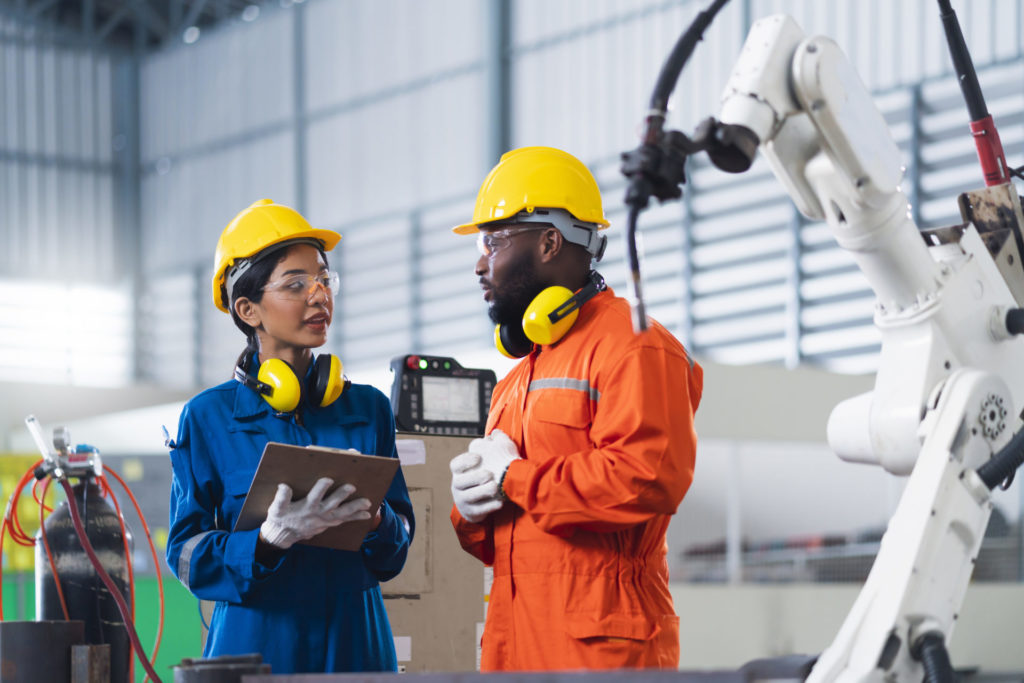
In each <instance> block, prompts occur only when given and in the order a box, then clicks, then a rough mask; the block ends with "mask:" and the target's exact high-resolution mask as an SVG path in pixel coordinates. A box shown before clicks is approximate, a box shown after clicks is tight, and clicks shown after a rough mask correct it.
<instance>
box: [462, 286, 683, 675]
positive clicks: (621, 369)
mask: <svg viewBox="0 0 1024 683" xmlns="http://www.w3.org/2000/svg"><path fill="white" fill-rule="evenodd" d="M702 387H703V371H702V370H701V368H700V366H699V365H696V364H694V363H693V362H692V361H691V360H690V359H689V357H688V355H687V354H686V351H685V349H683V347H682V345H681V344H680V343H679V342H678V341H677V340H676V339H675V338H674V337H672V335H671V334H669V333H668V331H667V330H665V328H664V327H662V326H661V325H658V324H657V323H654V324H652V326H651V328H650V329H649V330H647V331H646V332H645V333H644V334H642V335H639V336H637V335H635V334H634V333H633V328H632V323H631V322H630V313H629V306H628V304H627V303H626V302H625V301H624V300H623V299H620V298H617V297H615V296H614V293H613V292H612V291H611V290H608V291H606V292H603V293H601V294H599V295H597V296H596V297H595V298H594V299H592V300H591V301H589V302H588V303H587V304H585V305H584V306H583V308H582V310H581V312H580V316H579V318H578V319H577V321H576V323H575V325H574V326H573V328H572V329H571V330H570V332H569V334H568V335H567V336H566V337H565V338H563V339H562V340H561V341H559V342H557V343H556V344H555V345H552V346H545V347H543V348H542V349H541V350H539V351H534V353H532V354H530V355H529V356H527V357H526V358H524V359H523V360H522V361H520V362H519V364H518V365H516V367H515V368H514V369H513V370H512V371H511V372H510V373H509V374H508V376H507V377H505V378H504V379H503V380H502V381H500V382H499V383H498V385H497V386H496V387H495V390H494V394H493V400H492V402H491V412H490V415H489V418H488V421H487V432H488V433H490V431H491V430H493V429H495V428H500V429H501V430H502V431H504V432H505V433H507V434H508V435H509V436H510V437H511V438H512V440H513V441H514V442H515V443H516V445H517V446H518V448H519V452H520V454H521V455H522V457H523V460H520V461H515V462H513V463H512V465H511V466H510V467H509V469H508V472H507V473H506V476H505V482H504V490H505V492H506V494H507V495H508V497H509V499H510V501H511V502H512V503H513V504H506V505H505V507H504V508H502V509H501V510H499V511H498V512H496V513H494V514H492V515H491V516H490V517H488V518H487V519H486V520H484V521H483V522H482V523H480V524H472V523H470V522H467V521H466V520H464V519H463V518H462V517H461V515H459V513H458V510H457V509H455V508H453V509H452V522H453V524H454V525H455V529H456V532H457V533H458V535H459V539H460V541H461V543H462V546H463V547H464V548H465V549H466V550H467V551H468V552H470V553H472V554H473V555H475V556H476V557H477V558H479V559H481V560H482V561H483V562H485V563H486V564H488V565H493V567H494V583H493V586H492V587H491V593H490V598H489V602H488V608H487V622H486V625H485V628H484V635H483V641H482V655H481V656H482V660H481V669H482V670H484V671H493V670H524V669H525V670H559V669H561V670H565V669H584V668H585V669H611V668H625V667H659V668H669V669H674V668H676V667H677V666H678V661H679V619H678V617H677V616H676V615H675V611H674V608H673V605H672V597H671V595H670V593H669V589H668V564H667V560H666V550H667V549H666V543H665V531H666V529H667V527H668V523H669V518H670V517H671V515H673V514H674V513H675V511H676V508H677V507H678V505H679V503H680V501H681V500H682V498H683V495H684V494H685V493H686V490H687V489H688V488H689V486H690V482H691V481H692V479H693V466H694V456H695V451H696V438H697V437H696V433H695V431H694V426H693V416H694V413H695V411H696V409H697V405H698V403H699V402H700V396H701V390H702Z"/></svg>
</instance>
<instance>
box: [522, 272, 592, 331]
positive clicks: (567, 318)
mask: <svg viewBox="0 0 1024 683" xmlns="http://www.w3.org/2000/svg"><path fill="white" fill-rule="evenodd" d="M572 297H573V294H572V290H571V289H568V288H567V287H561V286H559V285H555V286H554V287H548V288H547V289H545V290H544V291H542V292H541V293H540V294H538V295H537V296H535V297H534V298H533V301H531V302H530V305H529V306H527V307H526V313H524V314H523V332H525V333H526V338H527V339H529V340H530V341H532V342H533V343H534V344H541V345H546V344H554V343H555V342H556V341H558V340H559V339H561V338H562V337H564V336H565V333H566V332H568V331H569V328H570V327H572V324H573V323H574V322H576V318H577V317H578V316H579V314H580V309H579V308H578V307H576V308H573V309H572V310H571V311H569V312H568V313H566V314H565V315H563V316H558V315H552V314H553V313H555V314H557V312H558V310H559V309H560V308H562V307H563V304H566V303H568V302H570V301H571V300H572Z"/></svg>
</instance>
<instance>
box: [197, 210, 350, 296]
mask: <svg viewBox="0 0 1024 683" xmlns="http://www.w3.org/2000/svg"><path fill="white" fill-rule="evenodd" d="M303 238H306V239H310V240H316V242H319V243H320V244H321V245H322V246H323V249H324V251H330V250H331V249H334V247H335V245H337V244H338V240H340V239H341V235H339V234H338V233H336V232H334V231H333V230H318V229H316V228H314V227H313V226H311V225H310V224H309V221H307V220H306V219H305V218H303V217H302V214H300V213H299V212H298V211H296V210H295V209H293V208H291V207H288V206H284V205H283V204H275V203H274V200H272V199H261V200H259V201H258V202H254V203H253V204H251V205H250V206H249V207H248V208H246V209H244V210H243V211H242V212H241V213H239V214H238V215H237V216H235V217H234V219H232V221H231V222H230V223H228V227H226V228H224V232H222V233H221V234H220V239H219V240H217V251H216V253H215V254H214V257H213V303H214V304H215V305H216V306H217V308H219V309H220V310H222V311H224V312H225V313H227V312H228V305H229V303H230V302H228V301H227V300H226V294H227V293H226V291H225V287H224V284H225V280H226V279H227V274H228V271H230V270H231V268H232V267H233V266H235V265H237V264H238V263H239V262H240V261H242V260H244V259H247V258H249V257H250V256H254V255H256V254H258V253H260V252H261V251H263V250H264V249H266V248H267V247H270V246H273V245H275V244H279V243H281V242H289V241H291V240H296V239H303Z"/></svg>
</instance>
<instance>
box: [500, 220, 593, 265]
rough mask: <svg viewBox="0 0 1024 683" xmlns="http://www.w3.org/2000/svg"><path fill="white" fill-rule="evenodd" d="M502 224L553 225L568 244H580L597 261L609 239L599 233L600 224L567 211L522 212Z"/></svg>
mask: <svg viewBox="0 0 1024 683" xmlns="http://www.w3.org/2000/svg"><path fill="white" fill-rule="evenodd" d="M501 222H502V223H506V222H507V223H548V224H550V225H553V226H554V227H555V229H557V230H558V232H560V233H562V237H564V238H565V239H566V241H568V242H572V243H573V244H578V245H579V246H581V247H583V248H584V249H586V250H587V251H588V252H590V254H591V256H593V257H594V259H595V260H598V261H600V260H601V257H602V256H604V248H605V245H606V244H607V242H608V238H607V237H605V236H604V235H599V234H598V233H597V229H598V227H599V226H598V224H597V223H588V222H586V221H581V220H577V219H576V218H575V217H574V216H573V215H572V214H571V213H569V212H568V211H566V210H565V209H542V208H537V209H534V210H533V211H520V212H519V213H517V214H516V215H515V216H513V217H512V218H511V219H509V220H507V221H505V220H503V221H501Z"/></svg>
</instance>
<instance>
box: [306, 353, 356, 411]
mask: <svg viewBox="0 0 1024 683" xmlns="http://www.w3.org/2000/svg"><path fill="white" fill-rule="evenodd" d="M348 385H349V381H348V380H346V379H345V375H344V366H343V365H342V363H341V360H340V359H339V358H338V357H337V356H334V355H331V354H329V353H325V354H323V355H321V356H320V357H319V358H317V359H316V362H315V363H314V364H313V396H312V397H311V398H312V400H313V402H315V403H316V404H317V405H319V406H320V407H321V408H323V407H325V406H329V405H331V404H332V403H334V402H335V401H337V400H338V397H339V396H341V393H342V392H343V391H345V389H346V388H347V387H348Z"/></svg>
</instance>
